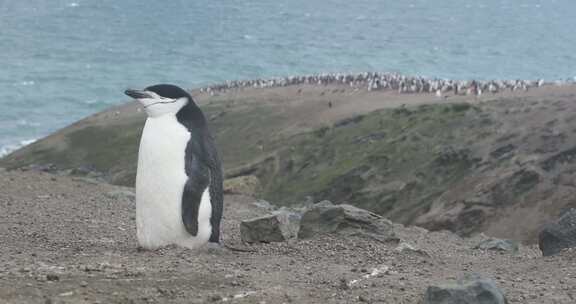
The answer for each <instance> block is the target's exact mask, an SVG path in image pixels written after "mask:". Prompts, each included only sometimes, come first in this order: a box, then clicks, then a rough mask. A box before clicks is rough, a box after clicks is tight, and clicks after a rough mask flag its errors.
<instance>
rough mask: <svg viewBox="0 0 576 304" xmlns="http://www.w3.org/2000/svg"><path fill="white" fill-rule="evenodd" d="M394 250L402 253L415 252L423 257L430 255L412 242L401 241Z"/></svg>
mask: <svg viewBox="0 0 576 304" xmlns="http://www.w3.org/2000/svg"><path fill="white" fill-rule="evenodd" d="M394 251H396V252H398V253H402V254H415V255H419V256H423V257H430V254H429V253H428V252H426V251H424V250H422V249H420V248H418V247H416V246H414V245H412V244H409V243H406V242H401V243H400V244H399V245H398V246H397V247H396V248H394Z"/></svg>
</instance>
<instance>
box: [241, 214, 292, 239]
mask: <svg viewBox="0 0 576 304" xmlns="http://www.w3.org/2000/svg"><path fill="white" fill-rule="evenodd" d="M299 222H300V215H299V214H297V213H294V212H291V211H288V210H285V209H282V210H278V211H275V212H274V213H272V214H271V215H266V216H262V217H258V218H254V219H250V220H246V221H242V222H241V223H240V238H241V239H242V241H243V242H246V243H258V242H261V243H270V242H283V241H286V240H288V239H291V238H295V237H296V235H297V234H298V228H299Z"/></svg>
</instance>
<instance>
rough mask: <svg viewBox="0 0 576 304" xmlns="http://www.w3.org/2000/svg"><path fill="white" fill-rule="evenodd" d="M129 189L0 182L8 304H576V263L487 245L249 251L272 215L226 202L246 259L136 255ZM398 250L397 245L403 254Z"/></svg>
mask: <svg viewBox="0 0 576 304" xmlns="http://www.w3.org/2000/svg"><path fill="white" fill-rule="evenodd" d="M132 193H133V189H131V188H123V187H117V186H111V185H108V184H102V183H98V182H95V181H94V180H90V179H85V178H74V177H69V176H59V175H51V174H47V173H41V172H36V171H18V170H16V171H10V172H8V171H3V170H2V171H0V210H2V212H0V231H1V233H0V244H2V246H1V247H0V302H1V303H206V302H212V303H220V302H230V303H357V302H358V303H361V302H365V303H419V302H421V300H422V299H423V295H424V293H425V291H426V288H427V287H428V286H429V285H432V284H438V283H440V282H444V281H449V280H453V279H457V278H460V277H462V276H464V275H466V274H470V273H479V274H481V275H483V276H486V277H489V278H492V279H493V280H494V281H495V283H496V285H497V286H498V287H500V288H501V289H502V291H503V293H504V294H505V295H506V297H507V298H508V301H509V302H510V303H523V304H524V303H539V304H541V303H574V302H576V263H575V262H576V253H575V252H573V251H566V252H563V253H562V254H560V255H557V256H553V257H546V258H544V257H542V256H541V253H540V251H539V250H538V249H537V248H536V247H533V246H520V250H519V252H518V253H515V254H514V253H507V252H494V251H483V250H478V249H472V248H473V247H474V246H475V245H476V244H478V243H479V242H480V241H481V240H482V239H484V238H485V236H477V237H475V238H471V239H466V238H460V237H458V236H456V235H454V234H452V233H449V232H428V231H426V230H424V229H422V228H415V227H410V228H405V227H403V226H401V225H395V227H394V230H395V233H396V234H397V236H398V237H399V238H400V239H401V242H402V243H408V244H410V245H411V246H413V247H415V248H418V249H419V250H399V245H398V243H396V242H379V241H376V240H374V239H371V238H364V237H344V236H337V235H325V236H320V237H316V238H312V239H309V240H290V241H288V242H282V243H270V244H254V245H247V244H242V243H241V241H240V236H239V223H240V221H241V220H243V219H248V218H252V217H255V216H260V215H264V214H266V213H268V212H269V211H268V210H267V209H266V208H264V207H262V204H254V203H255V202H256V201H257V200H256V199H254V198H251V197H245V196H234V195H231V196H227V197H226V199H225V203H226V210H225V218H224V227H223V231H224V241H225V242H226V243H227V244H228V245H230V246H234V247H237V248H244V249H247V250H249V251H246V252H240V251H230V250H218V249H210V250H208V249H205V250H200V251H190V250H186V249H181V248H175V247H173V248H164V249H162V250H158V251H153V252H150V251H140V250H138V249H137V244H136V239H135V225H134V213H135V212H134V201H133V194H132ZM401 247H402V245H400V248H401Z"/></svg>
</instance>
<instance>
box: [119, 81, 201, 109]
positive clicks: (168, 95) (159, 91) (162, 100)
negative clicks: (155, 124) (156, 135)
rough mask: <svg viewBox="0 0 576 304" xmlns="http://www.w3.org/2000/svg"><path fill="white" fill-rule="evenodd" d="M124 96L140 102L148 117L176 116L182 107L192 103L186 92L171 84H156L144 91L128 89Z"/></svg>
mask: <svg viewBox="0 0 576 304" xmlns="http://www.w3.org/2000/svg"><path fill="white" fill-rule="evenodd" d="M124 94H126V95H128V96H130V97H132V98H134V99H136V100H137V101H138V102H140V103H141V104H142V105H143V106H144V110H145V111H146V114H148V116H150V117H157V116H161V115H165V114H176V113H178V111H180V109H182V108H183V107H184V106H186V105H187V104H189V103H193V102H194V101H192V96H190V94H188V92H186V91H185V90H183V89H182V88H180V87H178V86H175V85H171V84H157V85H153V86H149V87H147V88H145V89H144V90H134V89H128V90H126V91H125V92H124Z"/></svg>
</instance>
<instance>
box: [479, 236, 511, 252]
mask: <svg viewBox="0 0 576 304" xmlns="http://www.w3.org/2000/svg"><path fill="white" fill-rule="evenodd" d="M474 249H480V250H494V251H501V252H512V253H516V252H518V243H517V242H514V241H511V240H502V239H496V238H490V239H487V240H484V241H482V242H480V243H478V245H476V246H474Z"/></svg>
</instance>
